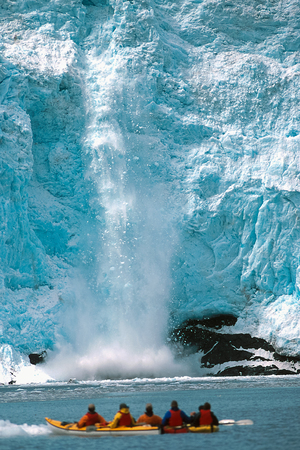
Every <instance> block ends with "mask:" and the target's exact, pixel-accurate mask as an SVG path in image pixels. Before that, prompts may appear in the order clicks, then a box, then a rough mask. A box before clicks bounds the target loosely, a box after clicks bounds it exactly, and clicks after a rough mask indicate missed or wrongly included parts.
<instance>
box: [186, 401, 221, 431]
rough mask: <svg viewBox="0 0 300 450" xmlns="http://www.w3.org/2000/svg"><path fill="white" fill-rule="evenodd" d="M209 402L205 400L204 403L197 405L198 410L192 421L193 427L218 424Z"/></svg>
mask: <svg viewBox="0 0 300 450" xmlns="http://www.w3.org/2000/svg"><path fill="white" fill-rule="evenodd" d="M210 408H211V406H210V403H208V402H206V403H204V405H203V406H202V405H201V406H199V412H198V413H197V414H196V415H195V416H194V420H193V423H192V426H193V427H199V426H202V425H219V421H218V419H217V417H216V416H215V415H214V413H213V412H212V411H211V410H210Z"/></svg>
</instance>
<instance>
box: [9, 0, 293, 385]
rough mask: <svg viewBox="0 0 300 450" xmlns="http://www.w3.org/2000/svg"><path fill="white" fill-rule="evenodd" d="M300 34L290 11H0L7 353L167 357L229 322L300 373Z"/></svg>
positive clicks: (85, 7) (136, 3)
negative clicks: (204, 330) (211, 321)
mask: <svg viewBox="0 0 300 450" xmlns="http://www.w3.org/2000/svg"><path fill="white" fill-rule="evenodd" d="M299 23H300V6H299V2H298V1H296V0H286V1H285V2H282V1H280V0H274V1H269V2H260V1H255V2H254V1H253V0H245V1H243V2H228V1H227V0H203V1H201V0H176V1H175V0H174V1H172V0H171V1H168V2H166V1H163V0H143V1H142V0H130V1H123V0H101V1H100V0H83V1H80V0H70V1H68V2H66V1H64V0H49V1H47V2H44V1H42V0H17V1H13V0H0V36H1V41H0V64H1V66H0V164H1V168H0V189H1V191H0V195H1V209H0V216H1V221H0V236H1V238H0V295H1V303H0V313H1V314H0V336H1V343H2V345H3V346H7V345H8V346H10V349H11V351H13V352H16V353H15V354H16V355H17V354H20V355H26V354H29V353H30V352H40V351H42V350H45V349H47V350H50V353H51V351H52V350H53V351H54V354H55V352H57V351H58V350H59V349H62V348H69V347H67V346H71V348H72V351H70V354H71V355H76V354H79V355H81V356H82V355H84V354H85V352H86V351H87V347H88V346H89V343H90V334H91V335H92V336H93V338H94V339H95V341H96V343H97V344H98V345H99V346H102V345H104V344H105V345H106V346H109V345H111V343H114V342H118V343H120V342H122V346H124V348H128V349H133V348H134V346H135V345H138V352H140V353H141V354H142V353H143V349H144V348H148V349H149V352H150V354H151V352H152V351H154V353H155V352H158V353H159V352H160V351H162V354H164V352H167V349H164V348H163V342H164V339H165V333H166V331H167V328H168V326H169V325H171V326H172V325H174V324H177V323H179V322H181V321H182V320H184V319H187V318H193V317H195V318H202V317H207V316H211V315H215V314H219V313H226V314H227V313H230V314H234V315H236V316H237V317H239V320H238V322H237V325H236V327H235V328H234V329H233V331H234V330H237V331H241V330H244V331H245V330H247V331H250V332H252V333H253V334H255V335H257V336H260V337H264V338H266V339H268V340H269V341H270V342H272V344H273V345H274V346H275V347H276V348H277V349H278V350H279V351H281V352H285V353H287V354H299V348H300V346H299V344H300V342H299V340H300V325H299V323H300V322H299V320H298V318H299V316H300V311H299V253H300V251H299V243H300V234H299V233H300V227H299V204H300V194H299V189H300V178H299V165H300V162H299V161H300V160H299V144H300V134H299V133H300V122H299V118H300V116H299V111H300V109H299V99H298V93H299V88H300V78H299V75H300V70H299V69H300V56H299V42H300V31H299V29H300V28H299ZM150 336H151V338H150V339H149V337H150ZM114 345H115V344H113V345H112V348H114ZM5 348H7V347H3V349H5ZM91 352H92V353H94V352H95V349H94V348H91ZM130 353H132V352H131V351H130V352H129V354H130ZM123 356H124V355H122V357H123ZM20 357H22V356H20ZM106 358H107V359H109V358H108V357H106ZM115 358H116V361H117V360H118V356H115ZM125 359H126V358H125ZM146 360H147V358H146ZM166 360H168V357H166ZM97 364H98V363H95V364H94V366H95V367H96V366H97ZM124 364H125V363H124ZM157 364H159V363H155V364H154V366H155V365H157ZM108 365H109V364H108ZM114 365H115V361H112V365H111V367H114ZM99 367H100V366H99ZM99 367H98V369H97V368H96V369H93V370H92V369H91V372H90V375H91V376H94V375H95V373H97V374H98V375H97V376H100V375H99V373H101V368H100V369H99ZM104 367H107V364H106V363H105V364H104ZM5 370H6V369H5ZM7 370H8V369H7ZM105 370H106V369H105ZM107 370H108V369H107ZM111 370H112V372H113V369H111ZM153 370H154V373H155V367H154V368H153ZM147 371H148V372H149V371H150V369H149V365H148V363H145V373H146V372H147Z"/></svg>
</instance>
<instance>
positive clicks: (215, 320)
mask: <svg viewBox="0 0 300 450" xmlns="http://www.w3.org/2000/svg"><path fill="white" fill-rule="evenodd" d="M236 321H237V318H236V317H235V316H233V315H232V314H220V315H218V316H214V317H205V318H203V319H189V320H186V321H185V322H184V323H183V324H182V325H181V327H188V326H192V327H195V326H197V325H200V326H203V327H206V328H214V329H215V330H219V329H220V328H222V327H225V326H227V327H231V326H233V325H235V324H236Z"/></svg>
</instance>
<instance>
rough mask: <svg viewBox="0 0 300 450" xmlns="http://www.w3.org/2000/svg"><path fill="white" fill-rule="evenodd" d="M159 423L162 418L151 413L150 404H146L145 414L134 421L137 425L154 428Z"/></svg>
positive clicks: (151, 407)
mask: <svg viewBox="0 0 300 450" xmlns="http://www.w3.org/2000/svg"><path fill="white" fill-rule="evenodd" d="M161 422H162V418H161V417H159V416H157V415H156V414H154V413H153V406H152V404H151V403H147V405H146V411H145V413H144V414H142V415H141V416H140V417H139V418H138V420H137V421H136V423H137V424H144V423H146V424H147V425H152V426H154V427H155V426H156V427H157V426H158V425H160V424H161Z"/></svg>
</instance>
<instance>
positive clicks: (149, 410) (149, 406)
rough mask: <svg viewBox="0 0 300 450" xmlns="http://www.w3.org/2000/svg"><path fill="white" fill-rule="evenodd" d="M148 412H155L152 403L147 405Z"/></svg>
mask: <svg viewBox="0 0 300 450" xmlns="http://www.w3.org/2000/svg"><path fill="white" fill-rule="evenodd" d="M146 411H147V412H152V411H153V407H152V405H151V403H147V405H146Z"/></svg>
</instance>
